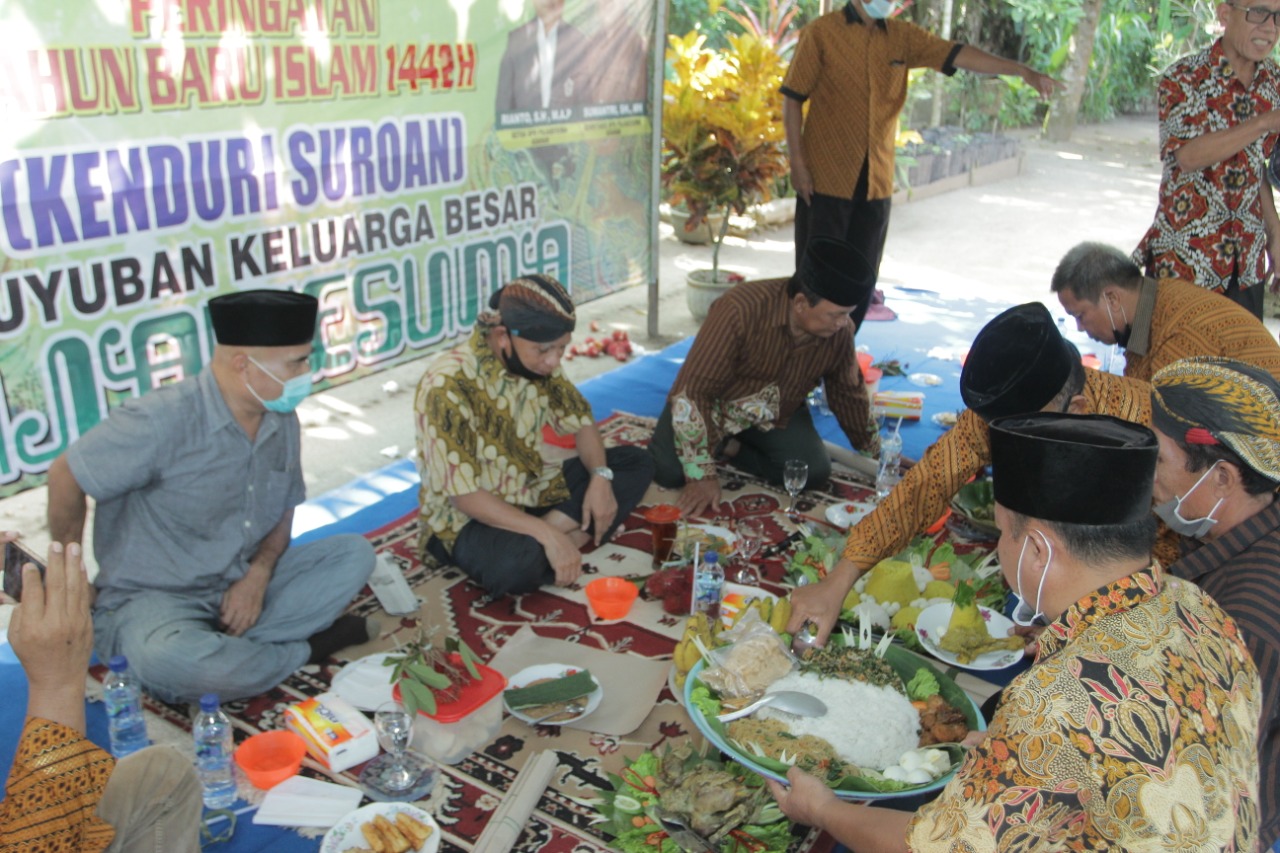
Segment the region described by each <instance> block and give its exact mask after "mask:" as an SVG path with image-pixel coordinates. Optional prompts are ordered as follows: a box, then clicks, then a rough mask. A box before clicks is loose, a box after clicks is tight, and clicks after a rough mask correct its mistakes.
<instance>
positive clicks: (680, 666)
mask: <svg viewBox="0 0 1280 853" xmlns="http://www.w3.org/2000/svg"><path fill="white" fill-rule="evenodd" d="M719 628H720V623H719V620H716V622H715V623H714V624H712V622H711V620H709V619H707V614H705V613H695V614H694V615H692V616H690V617H689V621H688V622H686V623H685V626H684V636H683V637H681V638H680V642H678V643H676V650H675V653H674V655H673V658H674V660H675V665H676V687H677V688H678V689H684V680H685V678H686V677H688V675H689V670H691V669H693V665H694V664H696V663H697V662H698V660H699V658H701V657H702V652H700V651H699V650H698V644H697V643H696V642H694V637H697V638H698V639H699V640H701V641H702V645H703V646H704V647H705V648H708V649H709V648H711V647H712V646H713V645H714V644H715V635H716V633H717V632H718V631H719Z"/></svg>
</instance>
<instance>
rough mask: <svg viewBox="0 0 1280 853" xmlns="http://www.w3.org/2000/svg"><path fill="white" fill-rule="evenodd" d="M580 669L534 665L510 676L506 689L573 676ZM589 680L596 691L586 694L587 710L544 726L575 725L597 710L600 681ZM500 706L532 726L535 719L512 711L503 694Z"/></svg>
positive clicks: (552, 665)
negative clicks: (545, 679)
mask: <svg viewBox="0 0 1280 853" xmlns="http://www.w3.org/2000/svg"><path fill="white" fill-rule="evenodd" d="M580 669H582V667H580V666H569V665H568V664H563V663H540V664H535V665H534V666H526V667H525V668H524V669H522V670H520V671H519V672H517V673H516V674H515V675H513V676H511V679H510V680H509V681H508V682H507V689H508V690H510V689H512V688H515V687H527V686H529V684H530V683H531V682H534V681H537V680H538V679H540V678H561V677H563V676H566V675H573V673H575V672H577V671H579V670H580ZM591 680H592V681H593V682H595V685H596V689H595V690H593V691H592V692H590V693H588V694H587V709H586V710H585V711H583V712H582V713H581V714H579V715H578V716H576V717H569V718H568V719H565V720H556V721H555V722H551V723H546V724H545V725H548V726H563V725H564V724H565V723H576V722H577V721H578V720H581V719H582V718H583V717H586V716H588V715H589V714H591V712H593V711H595V709H596V708H599V707H600V701H601V700H602V699H604V688H603V687H601V686H600V680H599V679H597V678H596V677H595V676H594V675H593V676H591ZM502 705H503V707H505V708H506V709H507V710H508V711H510V712H511V716H513V717H515V718H516V719H518V720H523V721H525V722H526V723H529V724H531V725H532V723H533V721H534V720H536V719H537V717H533V716H530V715H528V714H525V713H522V712H520V711H515V710H512V709H511V707H510V706H509V705H507V699H506V695H505V694H504V695H503V698H502Z"/></svg>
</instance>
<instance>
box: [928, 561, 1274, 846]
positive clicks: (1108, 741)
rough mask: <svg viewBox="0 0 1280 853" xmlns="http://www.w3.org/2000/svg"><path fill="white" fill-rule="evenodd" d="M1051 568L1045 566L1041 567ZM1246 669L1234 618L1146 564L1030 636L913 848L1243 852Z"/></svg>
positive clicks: (1251, 762) (1254, 811) (1253, 688)
mask: <svg viewBox="0 0 1280 853" xmlns="http://www.w3.org/2000/svg"><path fill="white" fill-rule="evenodd" d="M1050 571H1052V568H1050ZM1259 696H1260V685H1259V681H1258V671H1257V669H1256V668H1255V667H1254V664H1253V661H1252V659H1251V658H1250V657H1249V652H1248V650H1247V649H1246V648H1245V645H1244V642H1243V640H1242V639H1241V638H1240V634H1239V631H1238V630H1237V628H1236V624H1235V622H1233V621H1232V620H1231V618H1230V617H1229V616H1227V615H1226V614H1225V613H1224V612H1223V611H1222V610H1221V609H1220V608H1219V607H1218V606H1217V605H1216V604H1215V603H1214V602H1213V599H1211V598H1209V597H1208V596H1207V595H1205V594H1204V593H1203V592H1202V591H1201V590H1200V589H1199V588H1198V587H1196V586H1194V585H1193V584H1191V583H1188V582H1186V581H1180V580H1176V579H1172V578H1164V577H1162V576H1161V573H1160V572H1159V569H1158V568H1153V569H1149V570H1144V571H1141V572H1137V573H1135V574H1133V575H1130V576H1129V577H1126V578H1123V579H1121V580H1120V581H1117V582H1115V583H1113V584H1110V585H1108V586H1105V587H1102V588H1101V589H1099V590H1097V591H1096V592H1094V593H1091V594H1090V595H1088V596H1086V597H1085V598H1083V599H1081V600H1080V601H1078V602H1076V604H1074V605H1073V606H1071V607H1070V608H1068V609H1067V611H1066V612H1065V613H1063V614H1062V615H1061V616H1060V617H1058V619H1057V620H1056V621H1055V622H1054V623H1053V624H1052V625H1050V626H1048V627H1047V628H1046V629H1045V630H1044V632H1043V633H1042V634H1041V638H1040V647H1039V650H1038V653H1037V655H1036V662H1035V663H1034V664H1033V665H1032V667H1031V668H1030V669H1029V670H1027V671H1026V672H1025V673H1023V674H1022V675H1020V676H1018V677H1017V678H1016V679H1014V681H1013V682H1012V683H1011V684H1010V685H1009V686H1008V687H1007V688H1006V689H1005V691H1004V697H1003V698H1002V700H1001V702H1000V706H999V707H998V708H997V709H996V712H995V717H994V719H992V721H991V728H990V729H989V730H988V732H987V738H986V740H984V741H983V742H982V744H980V745H979V746H977V747H974V748H973V749H972V750H970V752H969V755H968V757H967V758H966V759H965V763H964V766H963V767H961V768H960V772H959V773H957V774H956V777H955V778H954V779H952V780H951V782H950V783H949V784H948V785H947V787H946V788H945V789H944V790H943V791H942V793H941V795H939V797H938V799H936V800H935V801H933V802H932V803H929V804H928V805H926V806H924V807H922V808H921V809H920V811H919V812H917V813H916V816H915V818H914V819H913V820H912V823H911V825H910V827H909V829H908V834H907V843H908V845H909V846H910V848H911V850H913V851H920V853H924V851H949V853H959V851H965V853H977V851H1019V853H1024V851H1025V853H1030V851H1051V850H1114V851H1155V850H1160V851H1166V850H1167V851H1175V850H1177V851H1209V850H1228V851H1252V850H1254V849H1255V847H1256V844H1257V832H1258V805H1257V796H1258V750H1257V736H1258V717H1259V714H1260V711H1261V705H1260V699H1259Z"/></svg>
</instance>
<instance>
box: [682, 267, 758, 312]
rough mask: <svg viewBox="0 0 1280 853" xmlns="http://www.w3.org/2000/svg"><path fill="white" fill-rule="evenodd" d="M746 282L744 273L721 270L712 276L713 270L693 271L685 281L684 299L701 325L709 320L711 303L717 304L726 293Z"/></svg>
mask: <svg viewBox="0 0 1280 853" xmlns="http://www.w3.org/2000/svg"><path fill="white" fill-rule="evenodd" d="M743 280H744V278H743V276H742V273H736V272H732V271H730V270H726V269H721V270H720V271H719V273H717V274H712V271H711V270H708V269H701V270H691V271H690V272H689V274H688V276H687V277H686V279H685V291H684V298H685V301H686V302H687V303H688V305H689V313H690V314H692V315H693V319H695V320H697V321H698V322H699V323H701V322H702V321H703V320H705V319H707V312H708V311H710V310H711V303H712V302H715V301H716V300H717V299H719V298H720V297H721V296H723V295H724V293H725V291H727V290H728V289H729V288H731V287H733V286H734V285H735V284H739V283H740V282H742V281H743Z"/></svg>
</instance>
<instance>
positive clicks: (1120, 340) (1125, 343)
mask: <svg viewBox="0 0 1280 853" xmlns="http://www.w3.org/2000/svg"><path fill="white" fill-rule="evenodd" d="M1102 298H1103V299H1106V298H1107V297H1105V296H1104V297H1102ZM1103 305H1104V307H1106V309H1107V317H1109V318H1110V319H1111V334H1113V335H1115V339H1116V345H1117V346H1119V347H1120V348H1121V349H1128V348H1129V337H1130V336H1131V335H1132V334H1133V324H1132V323H1130V322H1129V318H1128V316H1126V315H1125V312H1124V308H1121V309H1120V316H1121V317H1122V318H1123V319H1124V321H1125V322H1124V328H1123V329H1117V328H1116V320H1115V315H1113V314H1112V313H1111V303H1109V302H1104V303H1103Z"/></svg>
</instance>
